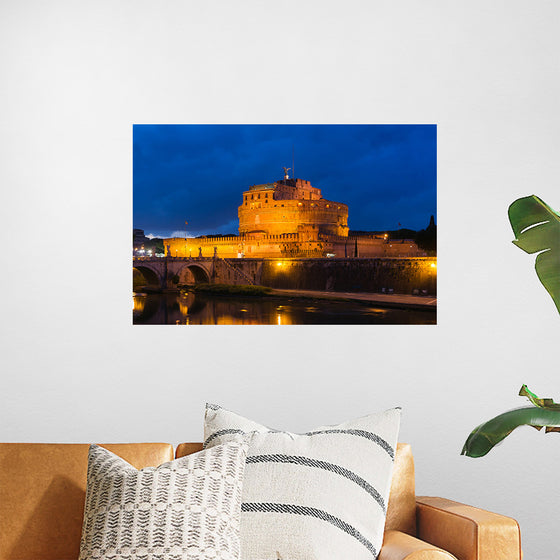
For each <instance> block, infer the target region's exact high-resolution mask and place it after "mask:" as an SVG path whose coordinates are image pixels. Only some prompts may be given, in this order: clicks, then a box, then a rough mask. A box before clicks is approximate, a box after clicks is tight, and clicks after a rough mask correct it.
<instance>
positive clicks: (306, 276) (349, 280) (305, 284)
mask: <svg viewBox="0 0 560 560" xmlns="http://www.w3.org/2000/svg"><path fill="white" fill-rule="evenodd" d="M436 277H437V261H436V259H433V258H427V257H426V258H417V259H412V258H410V259H409V258H393V259H389V258H379V259H341V260H337V259H317V260H313V259H306V260H301V259H284V260H272V259H271V260H265V261H264V263H263V268H262V276H261V284H262V285H263V286H270V287H272V288H285V289H294V290H328V291H338V292H346V291H348V292H382V291H384V290H385V291H389V290H393V291H394V293H401V294H413V293H416V290H418V292H419V293H422V291H423V290H425V291H426V293H427V294H429V295H436Z"/></svg>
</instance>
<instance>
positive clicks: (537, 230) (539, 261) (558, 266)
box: [508, 195, 560, 313]
mask: <svg viewBox="0 0 560 560" xmlns="http://www.w3.org/2000/svg"><path fill="white" fill-rule="evenodd" d="M508 216H509V221H510V223H511V227H512V229H513V233H514V235H515V240H514V241H513V243H514V244H515V245H517V246H518V247H519V248H520V249H523V251H525V252H526V253H537V252H540V253H539V254H538V255H537V258H536V261H535V270H536V271H537V276H538V277H539V280H540V281H541V283H542V285H543V286H544V287H545V288H546V290H547V291H548V293H549V294H550V295H551V297H552V299H553V300H554V304H555V305H556V309H558V312H559V313H560V215H559V214H558V213H557V212H555V211H554V210H553V209H552V208H550V206H548V204H546V203H545V202H543V201H542V200H541V199H540V198H539V197H538V196H535V195H532V196H527V197H525V198H519V199H517V200H515V201H514V202H513V203H512V204H511V205H510V207H509V209H508Z"/></svg>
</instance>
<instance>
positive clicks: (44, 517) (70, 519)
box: [0, 443, 173, 560]
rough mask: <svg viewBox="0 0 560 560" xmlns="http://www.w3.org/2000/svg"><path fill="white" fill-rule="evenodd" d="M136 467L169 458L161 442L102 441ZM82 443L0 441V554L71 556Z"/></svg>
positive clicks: (76, 534) (36, 558) (77, 529)
mask: <svg viewBox="0 0 560 560" xmlns="http://www.w3.org/2000/svg"><path fill="white" fill-rule="evenodd" d="M103 447H106V448H107V449H109V450H110V451H112V452H113V453H116V454H117V455H119V456H120V457H122V458H123V459H125V460H126V461H128V462H129V463H131V464H132V465H133V466H135V467H136V468H139V469H140V468H144V467H147V466H157V465H159V464H161V463H164V462H166V461H170V460H172V459H173V447H172V446H171V445H169V444H165V443H138V444H135V443H126V444H111V445H103ZM88 449H89V445H87V444H43V443H32V444H30V443H3V444H1V445H0V560H76V559H77V558H78V554H79V549H80V535H81V531H82V516H83V508H84V499H85V488H86V477H87V455H88Z"/></svg>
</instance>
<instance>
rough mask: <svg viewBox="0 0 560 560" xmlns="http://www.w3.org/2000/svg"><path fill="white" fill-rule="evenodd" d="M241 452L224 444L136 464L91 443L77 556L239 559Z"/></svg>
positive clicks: (243, 448) (240, 446)
mask: <svg viewBox="0 0 560 560" xmlns="http://www.w3.org/2000/svg"><path fill="white" fill-rule="evenodd" d="M246 455H247V445H246V444H245V443H242V442H239V443H238V442H231V443H226V444H224V445H219V446H217V447H213V448H212V449H208V450H206V451H201V452H200V453H195V454H194V455H189V456H188V457H183V458H181V459H176V460H175V461H170V462H168V463H164V464H162V465H160V466H159V467H148V468H145V469H141V470H137V469H135V468H134V467H133V466H132V465H130V464H129V463H127V462H126V461H124V460H123V459H121V458H120V457H118V456H117V455H115V454H114V453H111V452H110V451H107V450H106V449H103V448H102V447H99V446H97V445H92V446H91V448H90V451H89V463H88V475H87V493H86V504H85V511H84V523H83V530H82V541H81V548H80V560H95V559H107V558H111V559H112V560H120V559H126V560H133V559H138V560H158V559H159V560H161V559H163V558H165V559H166V560H203V559H206V558H208V559H210V558H212V559H217V558H220V559H223V560H238V558H239V517H240V513H241V484H242V480H243V472H244V470H245V459H246Z"/></svg>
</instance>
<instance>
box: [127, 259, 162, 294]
mask: <svg viewBox="0 0 560 560" xmlns="http://www.w3.org/2000/svg"><path fill="white" fill-rule="evenodd" d="M132 270H133V271H134V270H137V271H138V272H139V273H140V274H142V276H143V277H144V278H145V279H146V282H147V284H146V286H147V287H150V288H158V289H159V288H162V287H163V283H164V280H163V278H162V275H161V273H160V271H159V270H158V269H157V268H155V267H152V266H150V264H149V263H138V264H135V265H134V266H133V267H132Z"/></svg>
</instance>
